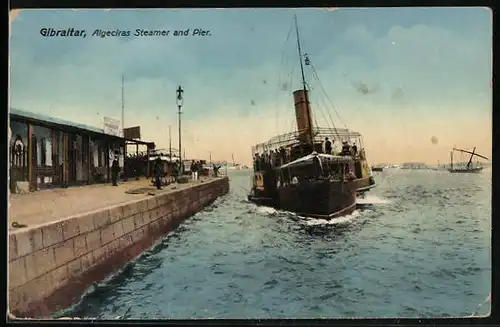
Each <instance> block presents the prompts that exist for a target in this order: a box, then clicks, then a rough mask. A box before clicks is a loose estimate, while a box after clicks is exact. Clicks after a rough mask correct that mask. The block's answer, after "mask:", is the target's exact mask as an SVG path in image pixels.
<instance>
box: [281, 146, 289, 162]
mask: <svg viewBox="0 0 500 327" xmlns="http://www.w3.org/2000/svg"><path fill="white" fill-rule="evenodd" d="M280 158H281V165H284V164H286V163H287V161H286V150H285V148H284V147H281V148H280Z"/></svg>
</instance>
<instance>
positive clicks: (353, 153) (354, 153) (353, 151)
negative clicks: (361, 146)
mask: <svg viewBox="0 0 500 327" xmlns="http://www.w3.org/2000/svg"><path fill="white" fill-rule="evenodd" d="M351 152H352V155H353V156H356V155H357V154H358V147H357V146H356V143H353V144H352V147H351Z"/></svg>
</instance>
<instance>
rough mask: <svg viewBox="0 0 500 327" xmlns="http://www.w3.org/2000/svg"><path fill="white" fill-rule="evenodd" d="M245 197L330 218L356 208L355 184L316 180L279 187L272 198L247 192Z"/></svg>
mask: <svg viewBox="0 0 500 327" xmlns="http://www.w3.org/2000/svg"><path fill="white" fill-rule="evenodd" d="M248 200H249V201H251V202H253V203H255V204H257V205H266V206H271V207H274V208H276V209H279V210H284V211H290V212H294V213H297V214H298V215H301V216H308V217H316V218H323V219H332V218H335V217H340V216H344V215H348V214H351V213H352V212H353V211H354V210H355V209H356V187H355V185H354V183H352V182H347V183H340V182H330V181H326V180H325V181H315V182H309V183H303V184H290V185H287V186H283V187H280V188H279V189H278V191H277V193H276V196H275V197H272V198H271V197H259V196H257V195H255V194H250V195H249V196H248Z"/></svg>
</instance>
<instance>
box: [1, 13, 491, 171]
mask: <svg viewBox="0 0 500 327" xmlns="http://www.w3.org/2000/svg"><path fill="white" fill-rule="evenodd" d="M294 14H296V15H297V20H298V26H299V33H300V40H301V46H302V51H303V53H307V54H308V57H309V59H310V60H311V63H312V66H306V67H305V69H306V70H305V76H306V80H307V82H308V85H309V87H310V91H311V107H312V110H313V115H314V121H315V124H316V125H320V126H322V127H332V126H336V127H346V126H347V127H348V128H350V129H352V130H355V131H357V132H359V133H361V134H362V135H363V145H364V147H365V150H366V153H367V157H368V160H369V163H370V164H376V163H381V162H385V163H402V162H426V163H430V164H436V163H437V162H438V161H439V162H441V163H447V162H448V161H449V152H450V150H451V148H452V147H454V146H457V147H460V148H468V149H471V148H472V147H474V146H475V147H477V152H479V153H481V154H483V155H485V156H488V157H490V156H491V143H492V141H491V128H492V127H491V124H492V122H491V120H492V114H491V113H492V88H491V78H492V21H491V11H490V10H489V9H487V8H479V7H478V8H471V7H469V8H449V7H447V8H417V7H411V8H410V7H409V8H337V9H332V8H330V9H327V8H307V9H292V8H289V9H198V10H195V9H189V10H188V9H168V10H167V9H165V10H159V9H154V10H115V9H113V10H22V11H16V12H15V13H13V12H11V25H10V47H9V49H10V58H9V59H10V98H9V100H10V106H11V107H14V108H18V109H22V110H26V111H31V112H35V113H39V114H45V115H50V116H53V117H57V118H60V119H64V120H70V121H75V122H79V123H84V124H88V125H93V126H97V127H102V126H103V119H104V117H110V118H113V119H116V120H119V121H120V120H121V106H122V100H121V98H122V97H121V76H122V75H123V76H124V80H125V83H124V107H125V119H124V125H125V127H131V126H138V125H139V126H141V133H142V139H144V140H148V141H154V142H155V143H156V144H157V147H160V148H168V145H169V126H171V131H172V132H171V136H172V138H171V139H172V144H173V146H174V147H177V144H178V115H177V104H176V92H175V91H176V89H177V86H178V85H182V87H183V89H184V102H183V107H182V128H181V131H182V144H183V148H184V149H185V150H186V155H187V157H190V158H193V157H196V158H208V157H209V154H210V153H211V157H212V159H213V160H231V154H233V155H234V159H235V160H236V161H237V162H240V163H246V164H249V163H251V156H252V153H251V146H252V145H254V144H256V143H260V142H264V141H266V140H267V139H269V138H271V137H273V136H275V135H277V134H278V133H285V132H290V131H293V130H294V129H296V127H295V120H294V119H295V118H294V115H295V113H294V108H293V96H292V92H293V91H294V90H296V89H299V88H300V87H301V86H300V66H299V56H298V51H297V43H296V42H297V41H296V36H295V30H294V25H293V17H294ZM42 28H53V29H55V30H58V29H68V28H74V29H75V30H85V31H86V34H85V35H86V37H78V36H74V37H44V36H42V35H41V34H40V30H41V29H42ZM98 29H101V30H109V31H116V30H120V31H127V30H129V31H131V34H132V35H131V36H129V37H127V36H124V37H119V36H109V37H105V38H102V37H99V36H92V34H94V32H95V31H96V30H98ZM136 29H149V30H170V31H171V32H170V34H169V35H168V36H134V35H133V34H134V32H135V30H136ZM187 29H189V31H188V32H189V34H190V35H189V36H182V35H181V36H179V35H177V36H174V35H173V32H174V31H176V30H180V31H185V30H187ZM194 29H203V30H207V31H210V33H209V35H207V36H193V35H191V34H192V33H193V30H194ZM313 68H314V70H313ZM314 71H316V73H317V75H315V74H314ZM316 76H318V77H319V79H316ZM433 137H434V140H435V141H437V142H432V141H431V139H432V138H433Z"/></svg>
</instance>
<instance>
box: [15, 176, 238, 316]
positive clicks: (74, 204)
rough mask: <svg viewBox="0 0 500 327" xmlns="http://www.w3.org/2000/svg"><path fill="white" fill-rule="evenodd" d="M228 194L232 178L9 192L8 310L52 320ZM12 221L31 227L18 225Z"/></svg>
mask: <svg viewBox="0 0 500 327" xmlns="http://www.w3.org/2000/svg"><path fill="white" fill-rule="evenodd" d="M227 192H229V179H228V178H227V177H218V178H200V180H197V181H189V182H188V183H182V184H177V183H173V184H171V185H169V186H164V187H163V189H161V190H156V188H155V187H154V186H151V182H150V180H149V179H142V180H138V181H137V180H133V181H130V182H124V183H122V184H120V185H119V186H111V185H109V184H108V185H91V186H82V187H73V188H67V189H53V190H46V191H39V192H34V193H29V194H24V195H18V194H12V195H11V196H10V197H9V200H10V201H9V202H10V203H9V222H10V223H9V225H10V228H9V258H8V261H9V283H8V288H9V297H8V299H9V300H8V302H9V310H10V311H9V312H11V313H12V314H14V315H15V316H17V317H49V316H50V315H51V314H53V313H54V312H56V311H58V310H60V309H62V308H65V307H68V306H69V305H71V304H73V303H75V301H77V300H78V298H79V297H80V296H81V294H82V293H83V292H84V291H85V289H86V288H88V287H89V286H90V285H92V284H93V283H94V282H98V281H100V280H103V279H104V278H105V277H106V276H108V275H109V274H111V273H113V272H115V271H116V270H117V269H119V268H120V267H123V266H124V265H125V264H126V263H127V262H128V261H130V260H133V259H134V258H136V257H137V256H138V255H140V253H142V252H143V251H145V250H147V249H149V248H151V246H153V244H154V243H155V242H156V240H158V239H159V238H161V237H163V236H164V235H165V234H167V233H169V232H170V231H172V230H174V229H175V228H176V227H177V226H178V225H179V224H180V223H182V222H183V221H184V220H185V219H188V218H189V217H190V216H192V215H193V214H195V213H197V212H199V211H201V210H202V209H203V208H204V207H206V206H208V205H210V204H211V203H212V202H213V201H215V200H216V199H217V198H218V197H219V196H222V195H224V194H226V193H227ZM12 222H16V223H18V224H22V225H27V226H26V227H19V228H13V227H12V226H11V225H12Z"/></svg>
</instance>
